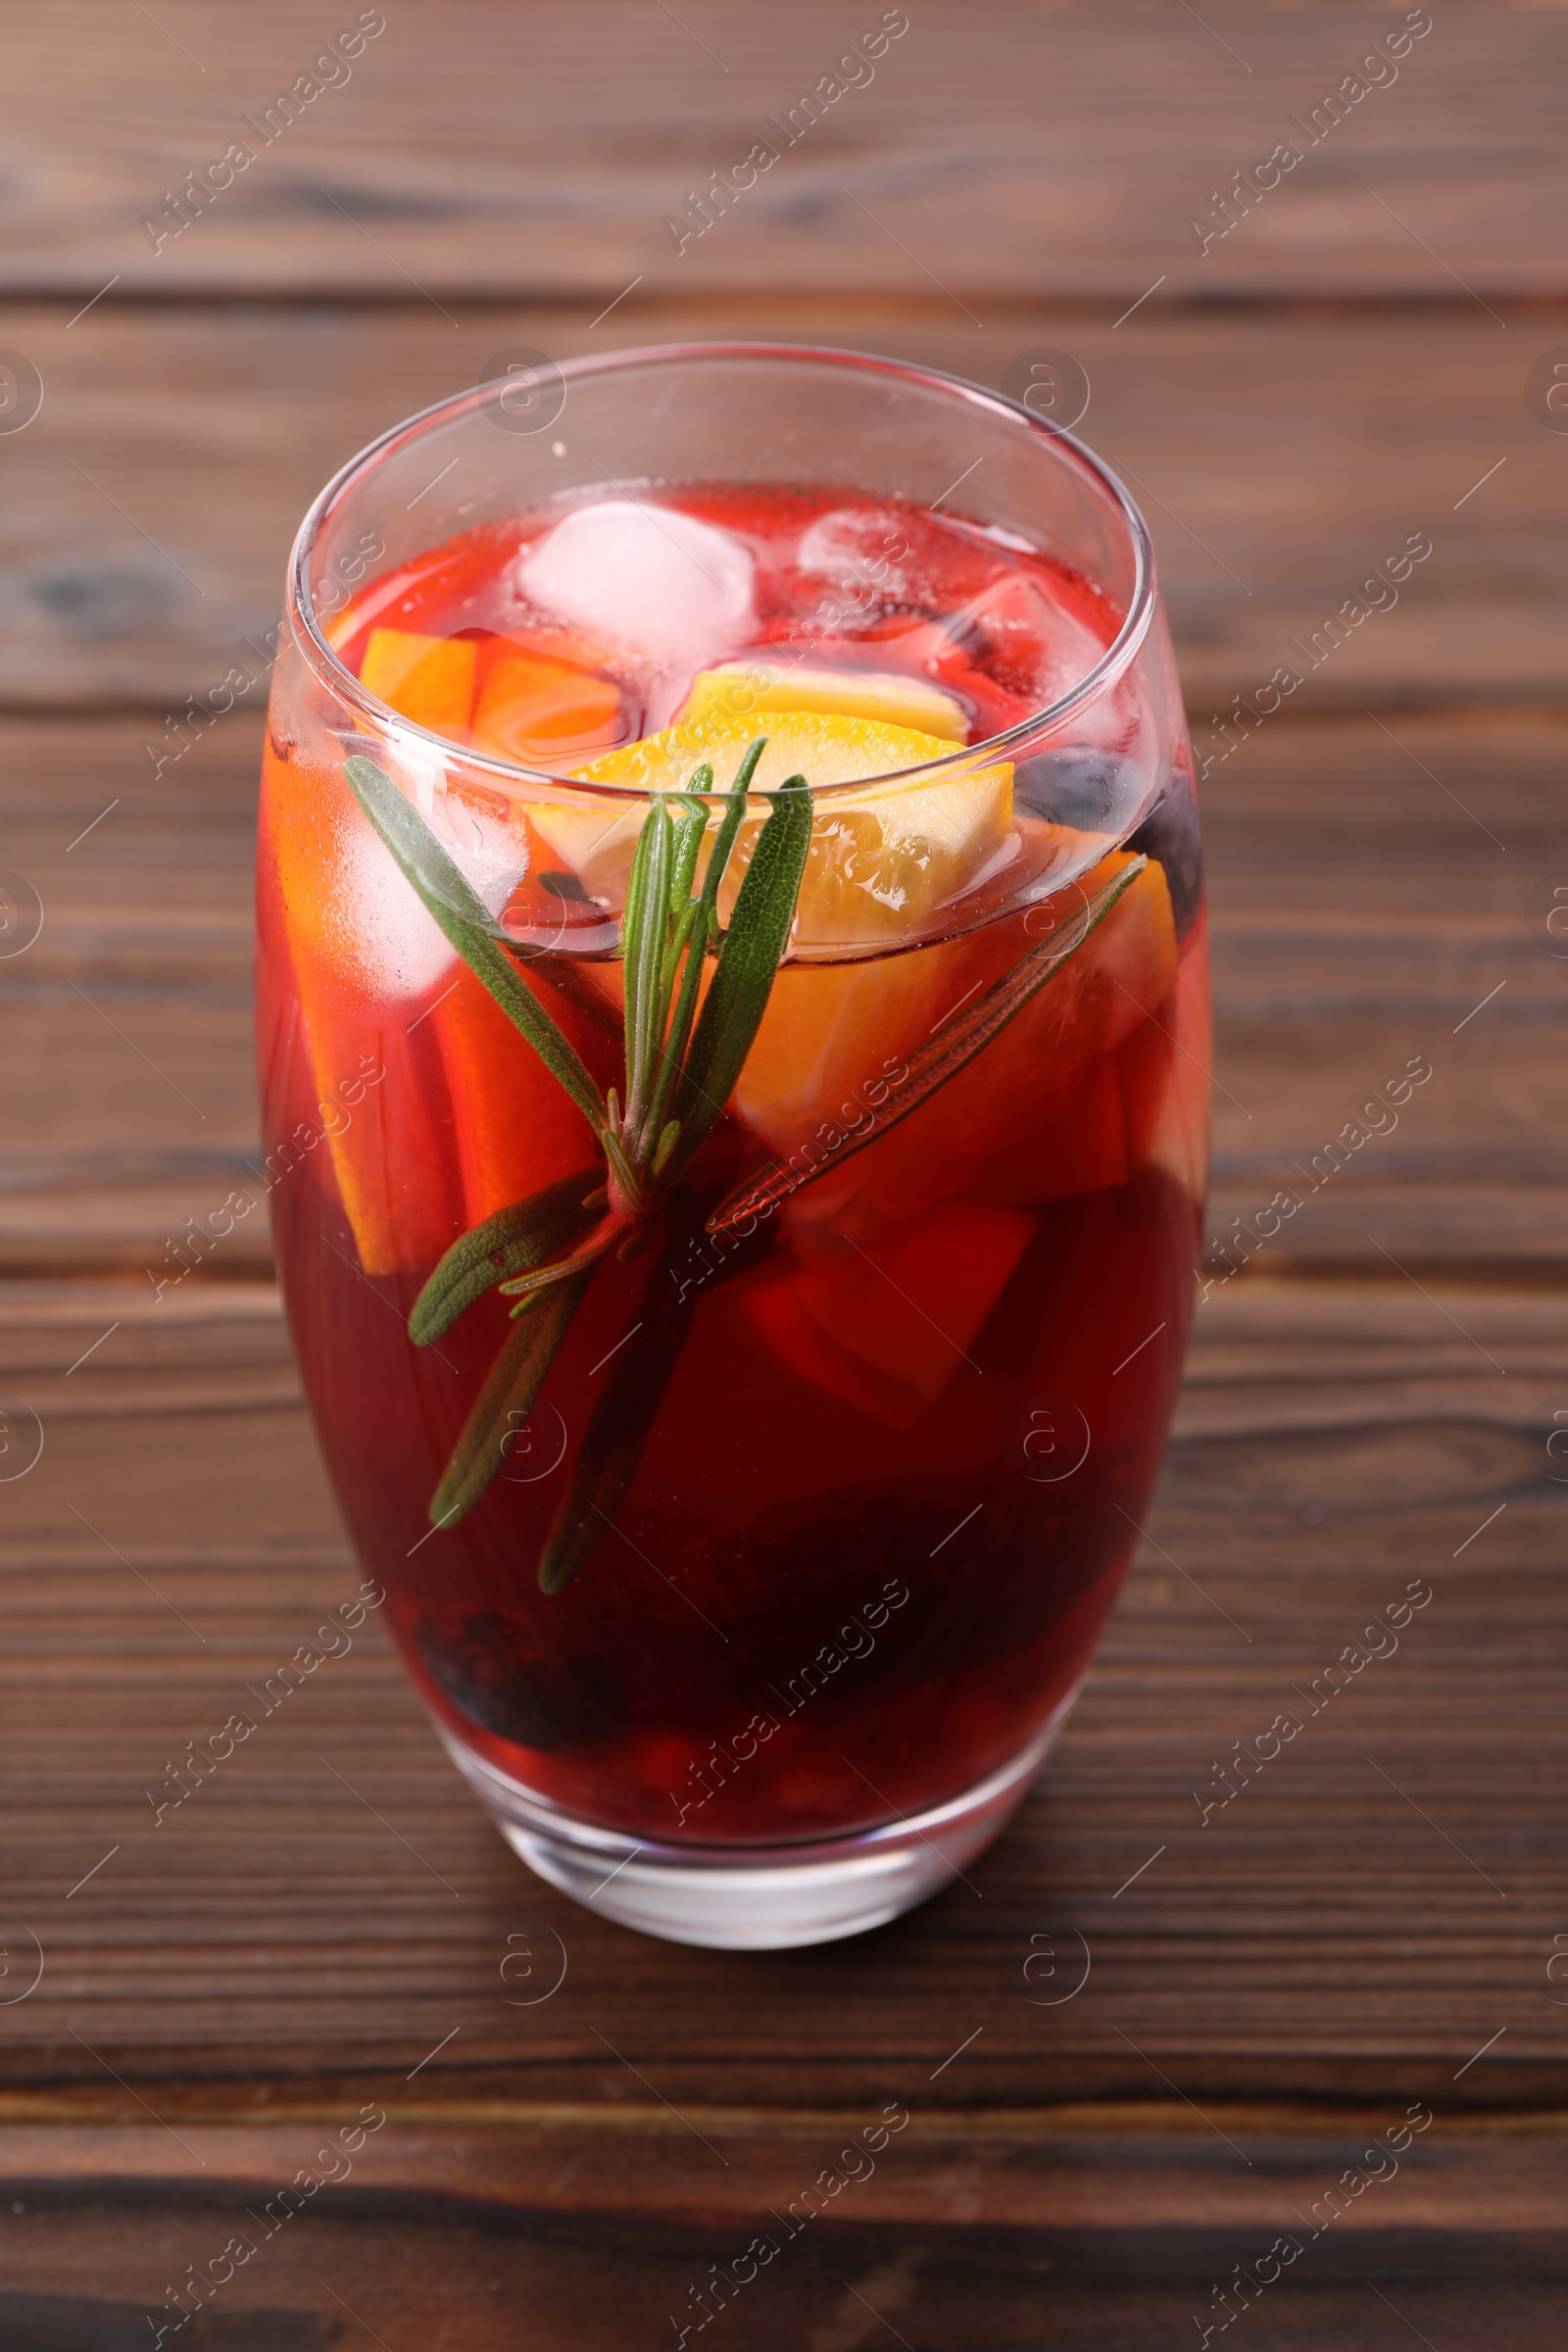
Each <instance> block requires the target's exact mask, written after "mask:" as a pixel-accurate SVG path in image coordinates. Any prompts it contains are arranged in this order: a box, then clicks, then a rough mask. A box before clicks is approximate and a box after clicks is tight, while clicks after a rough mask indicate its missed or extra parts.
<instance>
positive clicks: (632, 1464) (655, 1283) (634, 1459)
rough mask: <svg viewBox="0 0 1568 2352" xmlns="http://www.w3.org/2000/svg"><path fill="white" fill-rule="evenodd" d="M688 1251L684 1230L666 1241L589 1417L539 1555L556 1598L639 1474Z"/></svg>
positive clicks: (666, 1369) (679, 1313)
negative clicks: (681, 1262) (680, 1264)
mask: <svg viewBox="0 0 1568 2352" xmlns="http://www.w3.org/2000/svg"><path fill="white" fill-rule="evenodd" d="M689 1248H690V1237H689V1235H688V1234H687V1233H686V1232H685V1231H684V1230H683V1231H681V1232H679V1233H677V1234H674V1235H666V1236H665V1238H664V1247H663V1249H662V1250H661V1252H660V1255H659V1257H658V1258H657V1259H656V1261H655V1263H654V1267H653V1271H652V1272H651V1273H650V1275H649V1278H648V1281H647V1283H646V1285H645V1286H644V1289H643V1294H642V1298H641V1299H640V1301H639V1306H638V1312H639V1314H640V1317H641V1320H640V1321H639V1322H638V1323H637V1324H635V1325H634V1326H633V1329H632V1333H631V1336H630V1337H629V1338H628V1339H626V1340H625V1341H623V1342H622V1344H621V1346H620V1348H619V1349H618V1351H617V1352H616V1354H615V1356H614V1357H613V1361H612V1364H611V1367H610V1370H609V1372H608V1373H607V1374H606V1378H605V1385H604V1388H603V1389H602V1390H601V1391H600V1394H599V1399H598V1402H597V1403H596V1404H595V1406H594V1409H593V1411H592V1413H591V1414H590V1415H589V1418H588V1426H587V1428H586V1429H585V1430H584V1431H583V1434H582V1441H581V1444H580V1445H579V1446H578V1447H577V1458H576V1461H575V1462H574V1463H573V1464H572V1471H571V1480H570V1484H569V1485H568V1487H567V1489H566V1493H565V1495H564V1497H563V1499H562V1503H561V1507H560V1509H559V1510H558V1511H557V1513H556V1516H555V1519H554V1521H553V1522H552V1524H551V1529H550V1533H549V1535H548V1536H547V1537H546V1538H545V1544H544V1549H543V1550H542V1552H541V1553H540V1555H539V1584H540V1589H541V1591H543V1592H545V1593H559V1592H560V1591H561V1589H562V1587H563V1586H564V1585H566V1584H569V1583H570V1581H571V1579H572V1577H573V1576H575V1574H576V1572H577V1570H578V1569H579V1568H580V1567H581V1566H582V1563H583V1561H584V1560H585V1559H586V1558H587V1557H588V1554H589V1553H590V1552H591V1551H592V1549H593V1547H594V1545H595V1544H597V1543H598V1541H599V1539H600V1537H601V1536H602V1535H603V1534H604V1532H605V1529H606V1527H607V1526H608V1525H609V1523H610V1521H611V1520H612V1519H613V1517H614V1515H615V1513H616V1511H617V1510H618V1509H619V1507H620V1505H621V1502H622V1501H623V1499H624V1497H625V1495H626V1490H627V1489H628V1487H629V1486H630V1485H631V1482H632V1480H633V1478H634V1477H635V1476H636V1474H637V1464H638V1461H639V1459H640V1458H641V1455H642V1449H643V1444H644V1441H645V1439H646V1438H647V1436H648V1433H649V1431H650V1430H651V1429H652V1428H653V1425H654V1422H655V1420H656V1419H657V1418H658V1414H659V1408H660V1406H661V1405H662V1402H663V1400H664V1391H665V1390H666V1389H667V1387H668V1386H669V1381H670V1375H671V1374H672V1373H673V1371H674V1369H675V1363H676V1359H677V1358H678V1356H679V1354H680V1348H681V1342H682V1340H683V1339H684V1338H685V1333H686V1325H687V1322H688V1321H689V1320H690V1317H691V1313H692V1308H693V1306H695V1304H696V1298H695V1294H693V1296H692V1297H691V1299H689V1300H688V1299H687V1296H686V1294H687V1291H688V1290H689V1289H690V1286H689V1285H688V1284H685V1283H683V1282H681V1281H680V1280H678V1279H677V1262H678V1259H679V1258H680V1257H683V1256H684V1255H685V1254H686V1253H687V1251H688V1250H689Z"/></svg>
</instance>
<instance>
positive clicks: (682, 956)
mask: <svg viewBox="0 0 1568 2352" xmlns="http://www.w3.org/2000/svg"><path fill="white" fill-rule="evenodd" d="M259 920H260V939H261V947H260V1012H259V1024H260V1055H261V1079H262V1093H263V1100H264V1107H265V1124H266V1149H267V1182H268V1188H269V1194H270V1203H271V1209H272V1216H273V1223H274V1231H275V1235H276V1244H277V1251H278V1258H279V1263H280V1267H281V1273H282V1281H283V1287H284V1295H285V1298H286V1300H287V1306H288V1313H289V1318H290V1323H291V1326H292V1331H293V1337H294V1343H295V1347H296V1349H297V1352H298V1356H299V1361H300V1366H301V1370H302V1373H303V1377H304V1382H305V1387H306V1391H307V1394H308V1397H309V1399H310V1404H311V1409H312V1412H313V1414H314V1417H315V1422H316V1427H317V1430H318V1432H319V1438H320V1442H321V1446H322V1449H323V1452H324V1454H325V1457H326V1461H327V1464H328V1466H329V1469H330V1471H331V1475H332V1478H333V1481H334V1484H335V1487H336V1491H337V1494H338V1496H339V1498H340V1501H341V1504H342V1508H343V1511H344V1515H345V1517H346V1519H347V1521H348V1525H349V1527H350V1530H351V1531H352V1535H353V1538H354V1541H355V1544H357V1546H358V1548H359V1551H360V1553H361V1556H362V1558H363V1560H364V1562H365V1565H366V1567H367V1569H368V1570H369V1571H370V1572H371V1573H372V1574H373V1575H374V1576H375V1577H376V1578H377V1579H379V1580H380V1581H381V1583H382V1584H383V1585H384V1587H385V1590H386V1593H387V1595H388V1603H389V1606H388V1615H389V1618H390V1620H391V1623H392V1626H393V1629H394V1632H395V1635H396V1639H397V1641H398V1643H399V1645H400V1647H401V1649H402V1652H403V1655H404V1657H405V1659H406V1661H407V1664H408V1667H409V1670H410V1672H411V1673H412V1675H413V1677H414V1679H415V1682H416V1684H417V1687H418V1690H419V1691H420V1693H421V1695H422V1696H423V1698H424V1700H425V1702H426V1704H427V1705H428V1707H429V1708H430V1711H431V1713H432V1715H433V1716H434V1719H435V1722H436V1725H437V1727H438V1728H439V1731H440V1734H441V1737H442V1738H443V1740H445V1741H446V1743H447V1746H448V1748H449V1749H450V1751H451V1753H452V1755H453V1757H454V1759H455V1760H456V1762H457V1764H458V1765H459V1767H460V1769H461V1770H462V1771H463V1772H464V1773H465V1774H466V1776H467V1778H468V1780H469V1781H470V1782H471V1784H472V1785H473V1787H474V1789H476V1790H477V1792H478V1794H479V1796H480V1797H481V1799H482V1800H483V1802H484V1803H485V1804H486V1805H487V1806H488V1807H489V1809H490V1811H491V1813H492V1814H493V1816H494V1817H495V1819H496V1821H497V1822H498V1824H499V1825H500V1827H501V1829H502V1831H503V1833H504V1835H505V1836H506V1837H507V1838H509V1839H510V1840H511V1842H512V1844H513V1845H514V1846H515V1849H516V1851H517V1852H518V1853H519V1854H521V1855H522V1856H523V1857H524V1859H525V1860H526V1861H528V1862H529V1863H530V1864H531V1865H532V1866H533V1868H534V1869H535V1870H536V1871H538V1872H539V1873H541V1874H542V1875H543V1876H544V1877H545V1878H546V1879H549V1880H551V1881H552V1882H553V1883H554V1884H555V1885H557V1886H558V1887H564V1889H565V1890H566V1891H567V1892H569V1893H570V1894H572V1895H574V1896H576V1897H577V1898H579V1899H580V1900H584V1901H589V1900H591V1901H592V1902H593V1903H594V1904H595V1906H596V1907H597V1909H598V1910H600V1911H601V1912H606V1913H609V1914H610V1915H612V1916H613V1917H614V1918H616V1919H618V1920H621V1921H623V1922H627V1923H629V1924H631V1925H634V1926H637V1927H640V1928H643V1929H646V1930H648V1931H650V1932H651V1933H653V1934H656V1935H661V1936H669V1937H673V1938H675V1939H677V1940H684V1941H689V1942H693V1943H707V1944H721V1945H737V1946H758V1947H761V1946H771V1945H785V1944H798V1943H809V1942H813V1941H819V1940H823V1939H826V1938H829V1937H832V1936H845V1935H850V1934H853V1933H855V1932H857V1931H858V1930H861V1929H864V1928H867V1927H871V1926H873V1925H875V1924H877V1923H878V1922H880V1921H883V1920H886V1919H889V1918H891V1917H892V1916H894V1915H895V1914H897V1913H898V1912H901V1911H903V1910H906V1909H907V1908H908V1906H910V1905H911V1904H913V1903H915V1902H917V1901H919V1900H920V1899H921V1898H922V1897H923V1896H925V1895H927V1894H928V1893H930V1892H931V1891H932V1890H933V1889H934V1888H935V1887H939V1886H941V1885H942V1884H943V1883H944V1882H945V1881H946V1880H947V1879H948V1878H950V1877H951V1876H952V1875H953V1874H954V1873H956V1871H958V1870H960V1869H961V1868H962V1866H963V1865H964V1864H965V1863H966V1862H967V1861H968V1860H969V1859H970V1858H971V1857H972V1856H973V1855H974V1854H975V1853H976V1852H977V1851H978V1850H979V1849H980V1848H981V1847H982V1846H983V1845H984V1844H985V1843H986V1842H987V1841H988V1840H989V1839H990V1838H993V1837H994V1836H995V1835H996V1833H997V1831H998V1830H999V1828H1000V1827H1001V1825H1002V1824H1003V1823H1004V1822H1005V1819H1006V1817H1007V1815H1008V1813H1009V1811H1010V1810H1011V1808H1012V1807H1013V1806H1014V1805H1015V1804H1016V1803H1017V1801H1018V1799H1019V1797H1020V1795H1021V1794H1022V1792H1023V1790H1024V1789H1025V1788H1026V1787H1027V1785H1028V1782H1029V1779H1030V1776H1031V1774H1032V1773H1033V1772H1034V1771H1035V1768H1036V1766H1037V1765H1038V1764H1039V1762H1040V1759H1041V1757H1042V1756H1043V1755H1044V1753H1045V1751H1046V1749H1047V1747H1048V1745H1049V1743H1050V1741H1051V1740H1052V1738H1053V1736H1054V1733H1055V1731H1056V1730H1057V1728H1058V1726H1059V1725H1060V1723H1061V1721H1062V1718H1063V1716H1064V1714H1065V1712H1066V1710H1067V1708H1068V1707H1069V1705H1070V1704H1071V1702H1072V1699H1073V1696H1074V1694H1075V1692H1076V1691H1077V1690H1078V1687H1079V1685H1080V1683H1081V1681H1082V1679H1083V1676H1084V1674H1085V1672H1086V1669H1087V1667H1088V1664H1089V1660H1090V1657H1091V1654H1092V1652H1093V1649H1094V1645H1095V1642H1096V1640H1097V1638H1098V1636H1099V1633H1100V1630H1101V1628H1102V1626H1103V1623H1104V1620H1105V1616H1106V1613H1107V1611H1108V1609H1109V1608H1110V1606H1111V1602H1112V1600H1113V1598H1114V1595H1115V1593H1116V1590H1117V1586H1118V1584H1119V1581H1120V1579H1121V1576H1122V1573H1123V1570H1124V1568H1125V1566H1126V1563H1127V1559H1128V1557H1129V1554H1130V1551H1131V1549H1132V1546H1133V1544H1134V1542H1135V1540H1136V1527H1135V1523H1136V1522H1137V1521H1139V1520H1140V1519H1141V1518H1142V1516H1143V1513H1144V1509H1145V1506H1146V1504H1147V1502H1148V1498H1149V1495H1150V1490H1151V1488H1152V1483H1153V1480H1154V1476H1155V1472H1156V1469H1157V1466H1158V1462H1159V1457H1160V1450H1161V1446H1162V1444H1163V1441H1164V1436H1165V1430H1166V1426H1167V1422H1168V1419H1169V1415H1170V1411H1171V1407H1172V1402H1173V1398H1174V1396H1175V1391H1176V1386H1177V1381H1178V1377H1179V1373H1180V1367H1181V1362H1182V1354H1183V1349H1184V1346H1185V1341H1186V1334H1187V1329H1188V1323H1189V1319H1190V1315H1191V1310H1192V1305H1193V1300H1194V1297H1195V1283H1194V1268H1195V1262H1196V1257H1197V1251H1198V1245H1199V1234H1200V1219H1201V1208H1202V1201H1203V1194H1204V1184H1205V1170H1206V1152H1207V1119H1208V1078H1207V1064H1208V1045H1207V1020H1208V999H1207V963H1206V934H1205V929H1204V917H1203V909H1202V896H1201V866H1200V855H1199V845H1198V829H1197V817H1196V810H1195V803H1194V795H1193V778H1192V764H1191V753H1190V750H1189V746H1188V741H1187V735H1186V730H1185V726H1184V723H1183V718H1182V711H1181V704H1180V700H1179V697H1178V693H1177V688H1176V683H1175V678H1174V673H1173V668H1172V663H1171V658H1170V651H1169V645H1168V641H1167V636H1166V631H1165V626H1164V621H1163V617H1162V614H1161V612H1160V609H1159V605H1158V601H1157V596H1156V590H1155V583H1154V575H1153V567H1152V557H1151V550H1150V544H1149V539H1148V535H1147V532H1146V531H1145V528H1144V525H1143V522H1142V521H1141V519H1140V517H1139V515H1138V513H1137V511H1136V509H1135V508H1134V507H1133V505H1132V503H1131V501H1130V500H1129V498H1128V497H1127V495H1126V493H1125V492H1124V491H1123V490H1122V488H1121V487H1120V485H1119V484H1118V483H1117V482H1116V481H1115V480H1114V478H1113V477H1112V476H1111V474H1110V473H1109V472H1107V470H1106V469H1105V467H1104V466H1102V465H1101V464H1100V463H1099V462H1098V461H1097V460H1096V459H1095V458H1094V457H1093V456H1091V454H1090V453H1089V452H1088V451H1087V450H1086V449H1084V448H1083V447H1082V446H1081V445H1080V444H1079V443H1077V442H1076V441H1074V440H1072V439H1071V438H1070V437H1068V436H1067V435H1065V434H1063V433H1061V432H1059V431H1056V430H1054V429H1053V428H1051V427H1050V426H1049V425H1047V424H1045V423H1043V422H1042V421H1041V420H1040V419H1039V418H1037V417H1033V416H1032V415H1030V414H1029V413H1028V412H1027V411H1025V410H1024V409H1022V408H1020V407H1018V406H1016V405H1015V404H1013V403H1011V402H1009V401H1007V400H1005V399H1002V398H999V397H998V396H996V395H995V394H993V393H990V392H988V391H985V390H983V389H981V388H979V387H977V386H975V385H972V384H967V383H962V382H958V381H956V380H954V379H952V378H949V377H945V376H942V375H938V374H935V373H932V372H931V371H929V370H927V369H924V368H915V367H907V366H902V365H899V364H896V363H894V362H892V361H887V360H880V359H873V358H866V357H862V356H860V355H858V354H854V353H848V352H838V351H824V350H810V349H800V348H793V347H777V346H759V345H700V346H685V347H676V348H669V349H658V350H647V351H630V352H620V353H616V354H614V355H613V356H611V357H607V358H603V359H595V360H591V361H590V360H583V361H574V362H572V363H570V364H568V365H567V366H565V367H564V368H561V369H559V370H557V369H554V368H549V367H547V366H545V365H544V364H542V363H541V364H540V366H539V367H538V368H536V369H535V370H534V371H533V372H532V373H531V374H527V375H525V376H524V377H522V378H521V379H519V378H517V377H516V376H514V377H512V378H503V379H501V380H500V381H498V382H492V383H489V384H487V385H483V386H481V387H480V388H479V389H477V390H475V391H471V392H467V393H465V394H463V395H462V396H460V397H458V398H456V399H453V400H450V401H447V402H445V403H443V404H442V405H441V406H440V407H438V408H435V409H432V410H429V411H428V412H426V413H425V414H424V415H423V416H421V417H416V418H414V419H413V420H412V421H411V422H409V423H407V424H405V425H402V426H400V427H399V428H398V429H397V430H395V431H393V432H390V433H388V434H386V435H384V436H383V437H382V439H380V440H379V441H377V442H375V443H374V444H372V446H371V447H370V448H369V449H368V450H367V451H366V452H365V453H364V454H363V455H362V456H360V457H358V458H356V459H355V460H354V461H353V462H352V464H350V465H349V466H346V467H345V468H344V470H343V471H342V472H341V473H340V474H339V475H338V477H337V479H336V480H335V481H334V482H332V483H331V484H330V485H329V487H328V488H327V489H326V490H325V491H323V493H322V494H321V496H320V498H319V500H318V502H317V504H316V505H315V507H314V508H313V509H312V511H311V513H310V515H308V516H307V518H306V521H305V523H304V526H303V528H302V530H301V532H300V535H299V539H298V542H297V544H296V546H295V550H294V555H293V559H292V562H291V565H290V571H289V579H288V604H287V614H286V620H285V624H284V629H283V634H282V642H281V645H280V650H279V656H278V660H277V662H276V667H275V671H274V677H273V684H272V694H271V704H270V716H269V731H268V742H267V751H266V772H265V780H264V788H263V798H262V821H261V849H260V884H259Z"/></svg>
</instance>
